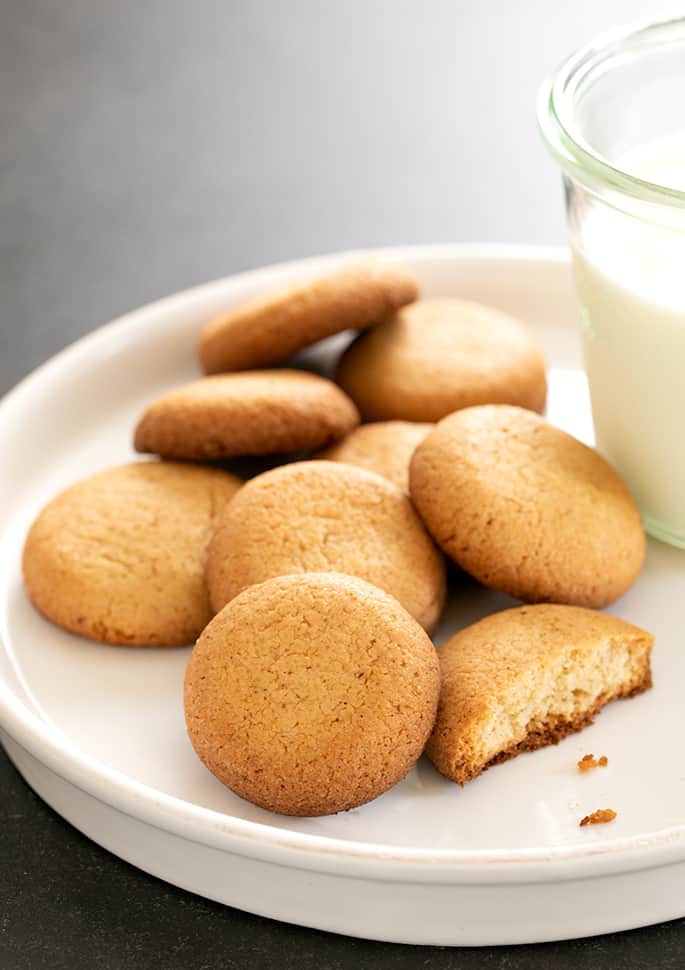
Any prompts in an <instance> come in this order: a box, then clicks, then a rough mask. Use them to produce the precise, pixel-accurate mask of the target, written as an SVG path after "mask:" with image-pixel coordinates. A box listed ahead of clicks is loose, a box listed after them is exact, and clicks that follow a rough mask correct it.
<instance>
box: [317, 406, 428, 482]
mask: <svg viewBox="0 0 685 970" xmlns="http://www.w3.org/2000/svg"><path fill="white" fill-rule="evenodd" d="M432 428H433V425H432V424H420V423H414V422H411V421H377V422H376V423H374V424H362V425H361V426H360V427H359V428H355V429H354V431H350V433H349V434H348V435H347V437H346V438H343V439H342V441H339V442H338V443H337V444H335V445H331V446H330V448H326V449H325V450H324V451H320V452H319V453H318V455H316V456H315V457H316V458H325V459H326V460H327V461H344V462H346V463H347V464H348V465H357V466H358V467H359V468H366V469H368V470H369V471H372V472H376V474H378V475H382V476H383V478H387V479H388V480H389V481H391V482H393V483H394V484H395V485H397V486H398V487H399V488H401V489H402V490H403V491H405V492H408V491H409V461H410V459H411V456H412V455H413V454H414V449H415V448H416V446H417V445H418V444H419V442H420V441H423V439H424V438H425V437H426V435H427V434H428V432H429V431H431V430H432Z"/></svg>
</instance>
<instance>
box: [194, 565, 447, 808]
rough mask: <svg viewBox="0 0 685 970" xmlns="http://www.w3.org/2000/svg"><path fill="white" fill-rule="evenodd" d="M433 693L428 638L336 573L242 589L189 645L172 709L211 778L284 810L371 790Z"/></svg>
mask: <svg viewBox="0 0 685 970" xmlns="http://www.w3.org/2000/svg"><path fill="white" fill-rule="evenodd" d="M439 691H440V677H439V670H438V660H437V655H436V653H435V650H434V648H433V645H432V643H431V641H430V640H429V638H428V637H427V636H426V634H425V633H424V631H423V630H422V629H421V627H420V626H419V625H418V623H416V622H415V620H413V619H412V618H411V617H410V616H409V614H408V613H407V612H406V610H403V609H402V607H401V606H400V605H399V603H397V601H396V600H394V599H393V598H392V597H391V596H388V595H387V594H386V593H383V592H382V591H381V590H379V589H377V588H376V587H374V586H371V585H370V584H369V583H364V582H362V581H361V580H359V579H356V578H354V577H352V576H345V575H340V574H338V573H321V574H319V573H309V574H307V575H306V576H303V575H299V576H284V577H280V578H277V579H270V580H268V581H267V582H264V583H260V584H259V585H256V586H251V587H250V588H249V589H246V590H245V591H244V592H242V593H241V594H240V595H239V596H237V597H236V598H235V599H234V600H231V602H230V603H229V604H228V606H226V607H225V608H224V609H223V610H222V611H221V613H219V614H218V616H216V617H215V618H214V619H213V620H212V622H211V623H210V624H209V626H208V627H207V628H206V630H205V631H204V632H203V633H202V636H201V637H200V639H199V640H198V642H197V645H196V646H195V649H194V650H193V652H192V655H191V657H190V661H189V663H188V668H187V672H186V678H185V694H184V696H185V716H186V725H187V729H188V734H189V737H190V740H191V742H192V745H193V747H194V749H195V751H196V753H197V754H198V756H199V757H200V759H201V760H202V761H203V762H204V764H205V765H206V766H207V768H209V770H210V771H211V772H212V774H214V775H216V777H217V778H218V779H219V780H220V781H222V782H223V783H224V784H225V785H227V786H228V787H229V788H231V789H232V790H233V791H234V792H236V794H238V795H240V796H241V797H242V798H245V799H247V800H248V801H250V802H253V803H254V804H255V805H259V806H261V807H262V808H266V809H269V810H270V811H272V812H280V813H283V814H285V815H309V816H311V815H328V814H331V813H333V812H340V811H343V810H345V809H350V808H354V807H355V806H357V805H362V804H364V803H365V802H368V801H370V800H371V799H372V798H376V797H378V795H381V794H382V793H383V792H384V791H387V789H388V788H390V787H391V786H392V785H394V784H396V783H397V782H398V781H400V779H402V778H403V777H404V776H405V775H406V774H407V772H408V771H409V770H410V769H411V767H412V766H413V765H414V763H415V762H416V760H417V759H418V758H419V756H420V754H421V752H422V750H423V746H424V744H425V742H426V739H427V737H428V735H429V734H430V730H431V728H432V726H433V722H434V720H435V712H436V707H437V702H438V694H439Z"/></svg>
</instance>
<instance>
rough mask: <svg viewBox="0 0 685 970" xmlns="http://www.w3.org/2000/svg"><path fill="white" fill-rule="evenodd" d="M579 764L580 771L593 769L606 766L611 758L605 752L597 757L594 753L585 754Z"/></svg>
mask: <svg viewBox="0 0 685 970" xmlns="http://www.w3.org/2000/svg"><path fill="white" fill-rule="evenodd" d="M577 764H578V771H581V772H586V771H592V769H593V768H606V766H607V765H608V764H609V759H608V758H607V756H606V755H605V754H603V755H601V757H599V758H595V756H594V755H593V754H585V755H583V757H582V758H581V759H580V761H579V762H578V763H577Z"/></svg>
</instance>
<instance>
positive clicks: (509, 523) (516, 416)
mask: <svg viewBox="0 0 685 970" xmlns="http://www.w3.org/2000/svg"><path fill="white" fill-rule="evenodd" d="M410 489H411V496H412V499H413V501H414V504H415V505H416V507H417V509H418V510H419V513H420V515H421V517H422V518H423V521H424V522H425V523H426V525H427V527H428V530H429V531H430V532H431V534H432V535H433V537H434V538H435V540H436V542H438V544H439V545H441V546H442V548H443V549H444V550H445V552H446V553H447V554H448V555H449V556H451V557H452V559H454V561H455V562H456V563H458V565H460V566H461V567H462V568H463V569H465V570H466V571H467V572H468V573H471V575H472V576H474V577H475V578H476V579H477V580H479V581H480V582H481V583H483V584H485V585H486V586H491V587H492V588H494V589H497V590H501V591H502V592H504V593H508V594H509V595H510V596H513V597H515V598H516V599H521V600H525V601H526V602H531V603H533V602H555V603H569V604H572V605H576V606H589V607H602V606H606V605H608V604H609V603H611V602H613V600H615V599H617V598H618V597H619V596H620V595H621V594H622V593H624V592H625V591H626V590H627V589H628V587H629V586H631V584H632V583H633V582H634V580H635V579H636V577H637V575H638V573H639V572H640V569H641V567H642V564H643V561H644V557H645V536H644V531H643V529H642V524H641V521H640V515H639V512H638V509H637V506H636V505H635V502H634V500H633V498H632V496H631V494H630V492H629V491H628V488H627V487H626V485H625V484H624V482H623V481H622V479H621V478H620V477H619V475H618V474H617V473H616V472H615V471H614V469H613V468H611V466H610V465H608V464H607V462H606V461H604V459H603V458H602V457H601V456H600V455H599V454H598V453H597V452H596V451H594V450H593V449H592V448H588V447H587V446H586V445H584V444H581V442H579V441H577V440H576V439H575V438H573V437H571V436H570V435H568V434H566V433H565V432H563V431H560V430H559V429H558V428H555V427H553V426H552V425H551V424H549V423H548V422H547V421H545V420H544V419H543V418H541V417H540V416H539V415H537V414H534V413H533V412H532V411H525V410H523V409H521V408H514V407H508V406H506V405H499V406H497V405H493V406H485V407H474V408H468V409H466V410H464V411H458V412H456V413H455V414H452V415H450V416H449V417H447V418H445V419H444V420H443V421H441V422H439V423H438V424H437V425H436V427H435V429H434V430H433V431H432V432H431V433H430V434H429V435H428V437H427V438H425V440H424V441H423V442H422V443H421V444H420V445H419V446H418V448H417V449H416V451H415V452H414V456H413V458H412V462H411V467H410Z"/></svg>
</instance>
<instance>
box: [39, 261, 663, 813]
mask: <svg viewBox="0 0 685 970" xmlns="http://www.w3.org/2000/svg"><path fill="white" fill-rule="evenodd" d="M418 296H419V287H418V281H417V279H416V277H415V275H414V273H413V272H412V271H411V269H409V268H408V267H405V266H402V265H399V264H396V263H393V262H390V261H388V260H385V259H381V258H369V259H367V260H364V261H362V262H357V263H354V264H345V265H343V266H342V267H341V268H338V269H334V270H333V271H331V272H329V273H327V274H325V275H323V276H321V277H319V278H317V279H315V280H313V281H309V282H306V283H302V284H299V285H297V286H295V287H291V288H289V289H287V290H284V291H281V292H278V293H275V294H272V295H267V296H266V297H265V298H263V299H260V300H258V301H253V302H252V303H250V304H248V305H246V306H242V307H238V308H237V309H231V310H230V312H227V313H225V314H223V315H222V316H221V317H219V318H217V319H215V320H212V321H210V322H208V324H207V325H206V326H205V328H204V329H203V331H202V333H201V334H200V340H199V356H200V360H201V362H202V365H203V368H204V370H205V372H206V376H205V377H202V378H200V379H199V380H197V381H195V382H193V383H192V384H189V385H186V386H184V387H181V388H176V389H172V390H170V391H169V392H168V393H167V394H165V395H164V396H163V397H161V398H159V399H158V400H156V401H153V402H152V403H151V404H150V406H149V407H148V408H147V410H146V411H145V413H144V414H143V415H142V416H141V418H140V420H139V422H138V424H137V427H136V429H135V435H134V438H135V446H136V449H137V450H138V451H140V452H149V453H151V454H154V455H157V456H159V458H160V459H161V460H160V461H150V462H138V463H134V464H130V465H126V466H124V467H120V468H115V469H111V470H109V471H106V472H101V473H100V474H98V475H95V476H93V477H91V478H89V479H86V480H84V481H82V482H80V483H78V484H76V485H74V486H72V487H71V488H70V489H67V490H66V491H65V492H63V493H62V494H61V495H59V496H58V497H57V498H56V499H54V500H53V501H52V502H51V503H50V504H49V505H48V506H47V507H46V508H45V509H44V510H43V512H42V513H41V514H40V515H39V517H38V519H37V520H36V522H35V523H34V525H33V526H32V528H31V530H30V532H29V535H28V537H27V540H26V545H25V551H24V579H25V585H26V589H27V591H28V594H29V596H30V598H31V600H32V601H33V603H34V604H35V605H36V607H37V608H38V609H39V610H40V611H41V612H42V613H43V614H44V615H45V616H46V617H47V618H48V619H50V620H52V621H53V622H55V623H58V624H59V625H60V626H62V627H64V628H65V629H67V630H70V631H72V632H74V633H78V634H81V635H83V636H87V637H90V638H92V639H95V640H99V641H102V642H105V643H111V644H128V645H141V646H173V645H179V644H187V643H190V642H193V641H195V640H197V643H196V645H195V648H194V650H193V652H192V654H191V657H190V660H189V664H188V669H187V674H186V680H185V714H186V724H187V729H188V733H189V736H190V739H191V741H192V744H193V746H194V748H195V750H196V752H197V754H198V755H199V757H200V758H201V759H202V761H203V762H204V763H205V764H206V765H207V767H208V768H209V769H210V771H212V772H213V773H214V774H215V775H216V776H217V777H218V778H220V779H221V780H222V781H223V782H224V783H225V784H226V785H228V786H229V787H230V788H231V789H233V790H234V791H235V792H237V793H238V794H239V795H241V796H243V797H244V798H247V799H249V800H250V801H252V802H254V803H255V804H257V805H261V806H263V807H265V808H268V809H271V810H273V811H277V812H283V813H286V814H296V815H318V814H325V813H330V812H337V811H340V810H342V809H349V808H352V807H354V806H357V805H361V804H363V803H364V802H367V801H369V800H370V799H372V798H374V797H376V796H378V795H380V794H381V793H382V792H384V791H386V790H387V789H388V788H389V787H390V786H391V785H393V784H395V783H396V782H397V781H399V780H400V779H401V778H402V777H404V775H406V773H407V772H408V771H409V770H410V768H411V767H412V765H413V764H414V763H415V762H416V760H417V759H418V757H419V756H420V755H421V753H422V751H423V750H424V749H425V750H426V751H427V753H428V755H429V757H430V758H431V760H432V761H433V762H434V764H435V765H436V767H437V768H438V769H439V770H440V771H441V772H443V774H445V775H446V776H447V777H449V778H452V779H453V780H455V781H457V782H459V783H462V784H463V783H464V782H465V781H467V780H470V779H471V778H473V777H475V776H476V775H477V774H479V773H480V772H481V771H482V770H484V768H486V767H488V765H490V764H493V763H495V762H497V761H500V760H503V758H505V757H510V756H511V755H512V754H515V753H517V752H518V751H519V750H523V749H526V748H528V749H530V748H534V747H539V746H541V745H543V744H547V743H550V742H551V741H555V740H558V739H559V738H560V737H563V735H564V734H566V733H568V732H569V731H572V730H578V729H579V728H580V727H582V726H583V725H584V724H586V723H588V722H589V720H590V719H591V718H592V715H593V714H594V713H595V712H596V711H597V710H598V709H599V708H600V707H601V706H602V705H603V704H605V703H607V702H608V701H609V700H612V699H614V698H616V697H623V696H629V695H631V694H634V693H637V692H639V691H641V690H644V689H645V688H646V687H648V686H649V684H650V682H651V680H650V651H651V647H652V637H651V636H650V635H649V634H647V633H645V632H644V631H642V630H639V629H638V628H636V627H633V626H631V625H630V624H628V623H625V622H623V621H621V620H618V619H616V618H613V617H609V616H606V615H604V614H602V613H597V612H595V610H596V609H597V608H599V607H603V606H606V605H607V604H609V603H610V602H612V601H613V600H614V599H616V598H617V597H618V596H620V595H621V593H622V592H623V591H624V590H626V589H627V588H628V587H629V586H630V585H631V583H632V582H633V581H634V580H635V578H636V577H637V575H638V573H639V571H640V568H641V566H642V562H643V559H644V554H645V540H644V534H643V531H642V527H641V524H640V518H639V515H638V512H637V509H636V507H635V503H634V502H633V499H632V497H631V496H630V494H629V492H628V490H627V489H626V487H625V485H624V484H623V482H622V481H621V480H620V478H619V477H618V475H617V474H616V473H615V472H614V471H613V469H611V468H610V467H609V466H608V465H607V464H606V462H604V461H603V459H602V458H601V457H600V456H599V455H598V454H597V453H596V452H594V451H593V450H591V449H589V448H587V447H585V446H584V445H582V444H581V443H580V442H578V441H576V440H575V439H573V438H571V437H570V436H569V435H566V434H564V433H563V432H561V431H559V430H557V429H555V428H553V427H552V426H551V425H549V424H548V423H547V422H546V421H545V420H544V419H543V418H542V417H541V416H540V414H539V413H538V412H540V411H541V410H542V409H543V407H544V403H545V396H546V378H545V366H544V359H543V356H542V353H541V351H540V348H539V347H538V345H537V342H536V341H535V339H534V337H533V335H532V334H531V333H530V332H529V331H528V330H527V328H526V327H525V326H524V325H523V324H522V323H520V322H519V321H517V320H514V319H512V318H511V317H508V316H506V315H505V314H502V313H500V312H499V311H496V310H494V309H490V308H488V307H484V306H481V305H478V304H474V303H469V302H465V301H460V300H445V299H441V300H419V299H418ZM349 329H353V330H357V331H359V335H358V336H357V337H356V339H355V340H354V341H353V342H352V343H351V344H350V346H349V347H348V349H347V350H346V351H345V353H344V354H343V355H342V357H341V359H340V361H339V363H338V367H337V370H336V374H335V382H334V381H331V380H327V379H326V378H324V377H321V376H318V375H315V374H312V373H308V372H305V371H302V370H294V369H282V368H280V367H278V368H276V367H275V366H274V365H281V364H282V363H283V362H284V361H286V359H287V358H288V357H290V355H292V354H294V353H296V352H297V351H300V350H302V349H303V348H305V347H308V346H310V345H311V344H313V343H315V342H316V341H319V340H321V339H323V338H325V337H328V336H331V335H333V334H335V333H339V332H341V331H344V330H349ZM362 419H363V420H364V421H365V422H372V423H364V424H360V420H362ZM436 422H437V423H436ZM298 453H299V454H300V455H301V454H302V453H304V454H305V455H306V457H305V458H304V459H303V460H297V461H292V460H288V461H286V463H284V464H280V465H278V466H277V467H274V468H271V469H270V470H268V471H265V472H263V473H261V474H258V475H256V477H253V478H251V479H250V480H249V481H247V482H243V481H242V480H241V479H240V478H238V477H236V475H235V474H233V473H232V472H231V471H229V470H227V469H226V466H225V465H222V463H223V462H225V461H226V460H228V459H234V458H237V457H242V456H277V455H281V456H286V458H287V459H292V456H293V455H294V454H298ZM208 463H211V465H210V464H208ZM443 552H444V553H446V554H447V555H448V556H449V557H450V558H451V559H453V560H454V561H455V562H456V563H457V564H458V565H459V566H461V567H462V569H464V570H466V571H467V572H468V573H470V574H471V575H472V576H474V577H475V578H476V579H477V580H479V581H480V582H482V583H484V584H486V585H488V586H492V587H493V588H495V589H498V590H502V591H504V592H506V593H509V594H510V595H511V596H514V597H516V598H517V599H520V600H522V601H524V603H527V604H539V605H533V606H524V607H520V608H516V609H513V610H509V611H506V612H504V613H501V614H498V615H495V616H492V617H487V618H486V619H485V620H482V621H481V622H480V623H477V624H475V625H474V626H472V627H470V628H468V629H467V630H462V631H461V632H460V633H458V634H457V635H456V636H455V637H453V638H451V639H450V640H448V641H447V642H446V643H445V644H443V646H442V648H441V650H440V653H439V659H438V654H437V653H436V651H435V649H434V647H433V644H432V642H431V640H430V638H429V633H431V632H432V631H434V630H435V628H436V626H437V624H438V622H439V619H440V615H441V612H442V609H443V606H444V603H445V591H446V580H445V562H444V558H443ZM455 595H459V591H458V590H457V591H456V592H455ZM441 685H442V686H441Z"/></svg>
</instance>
